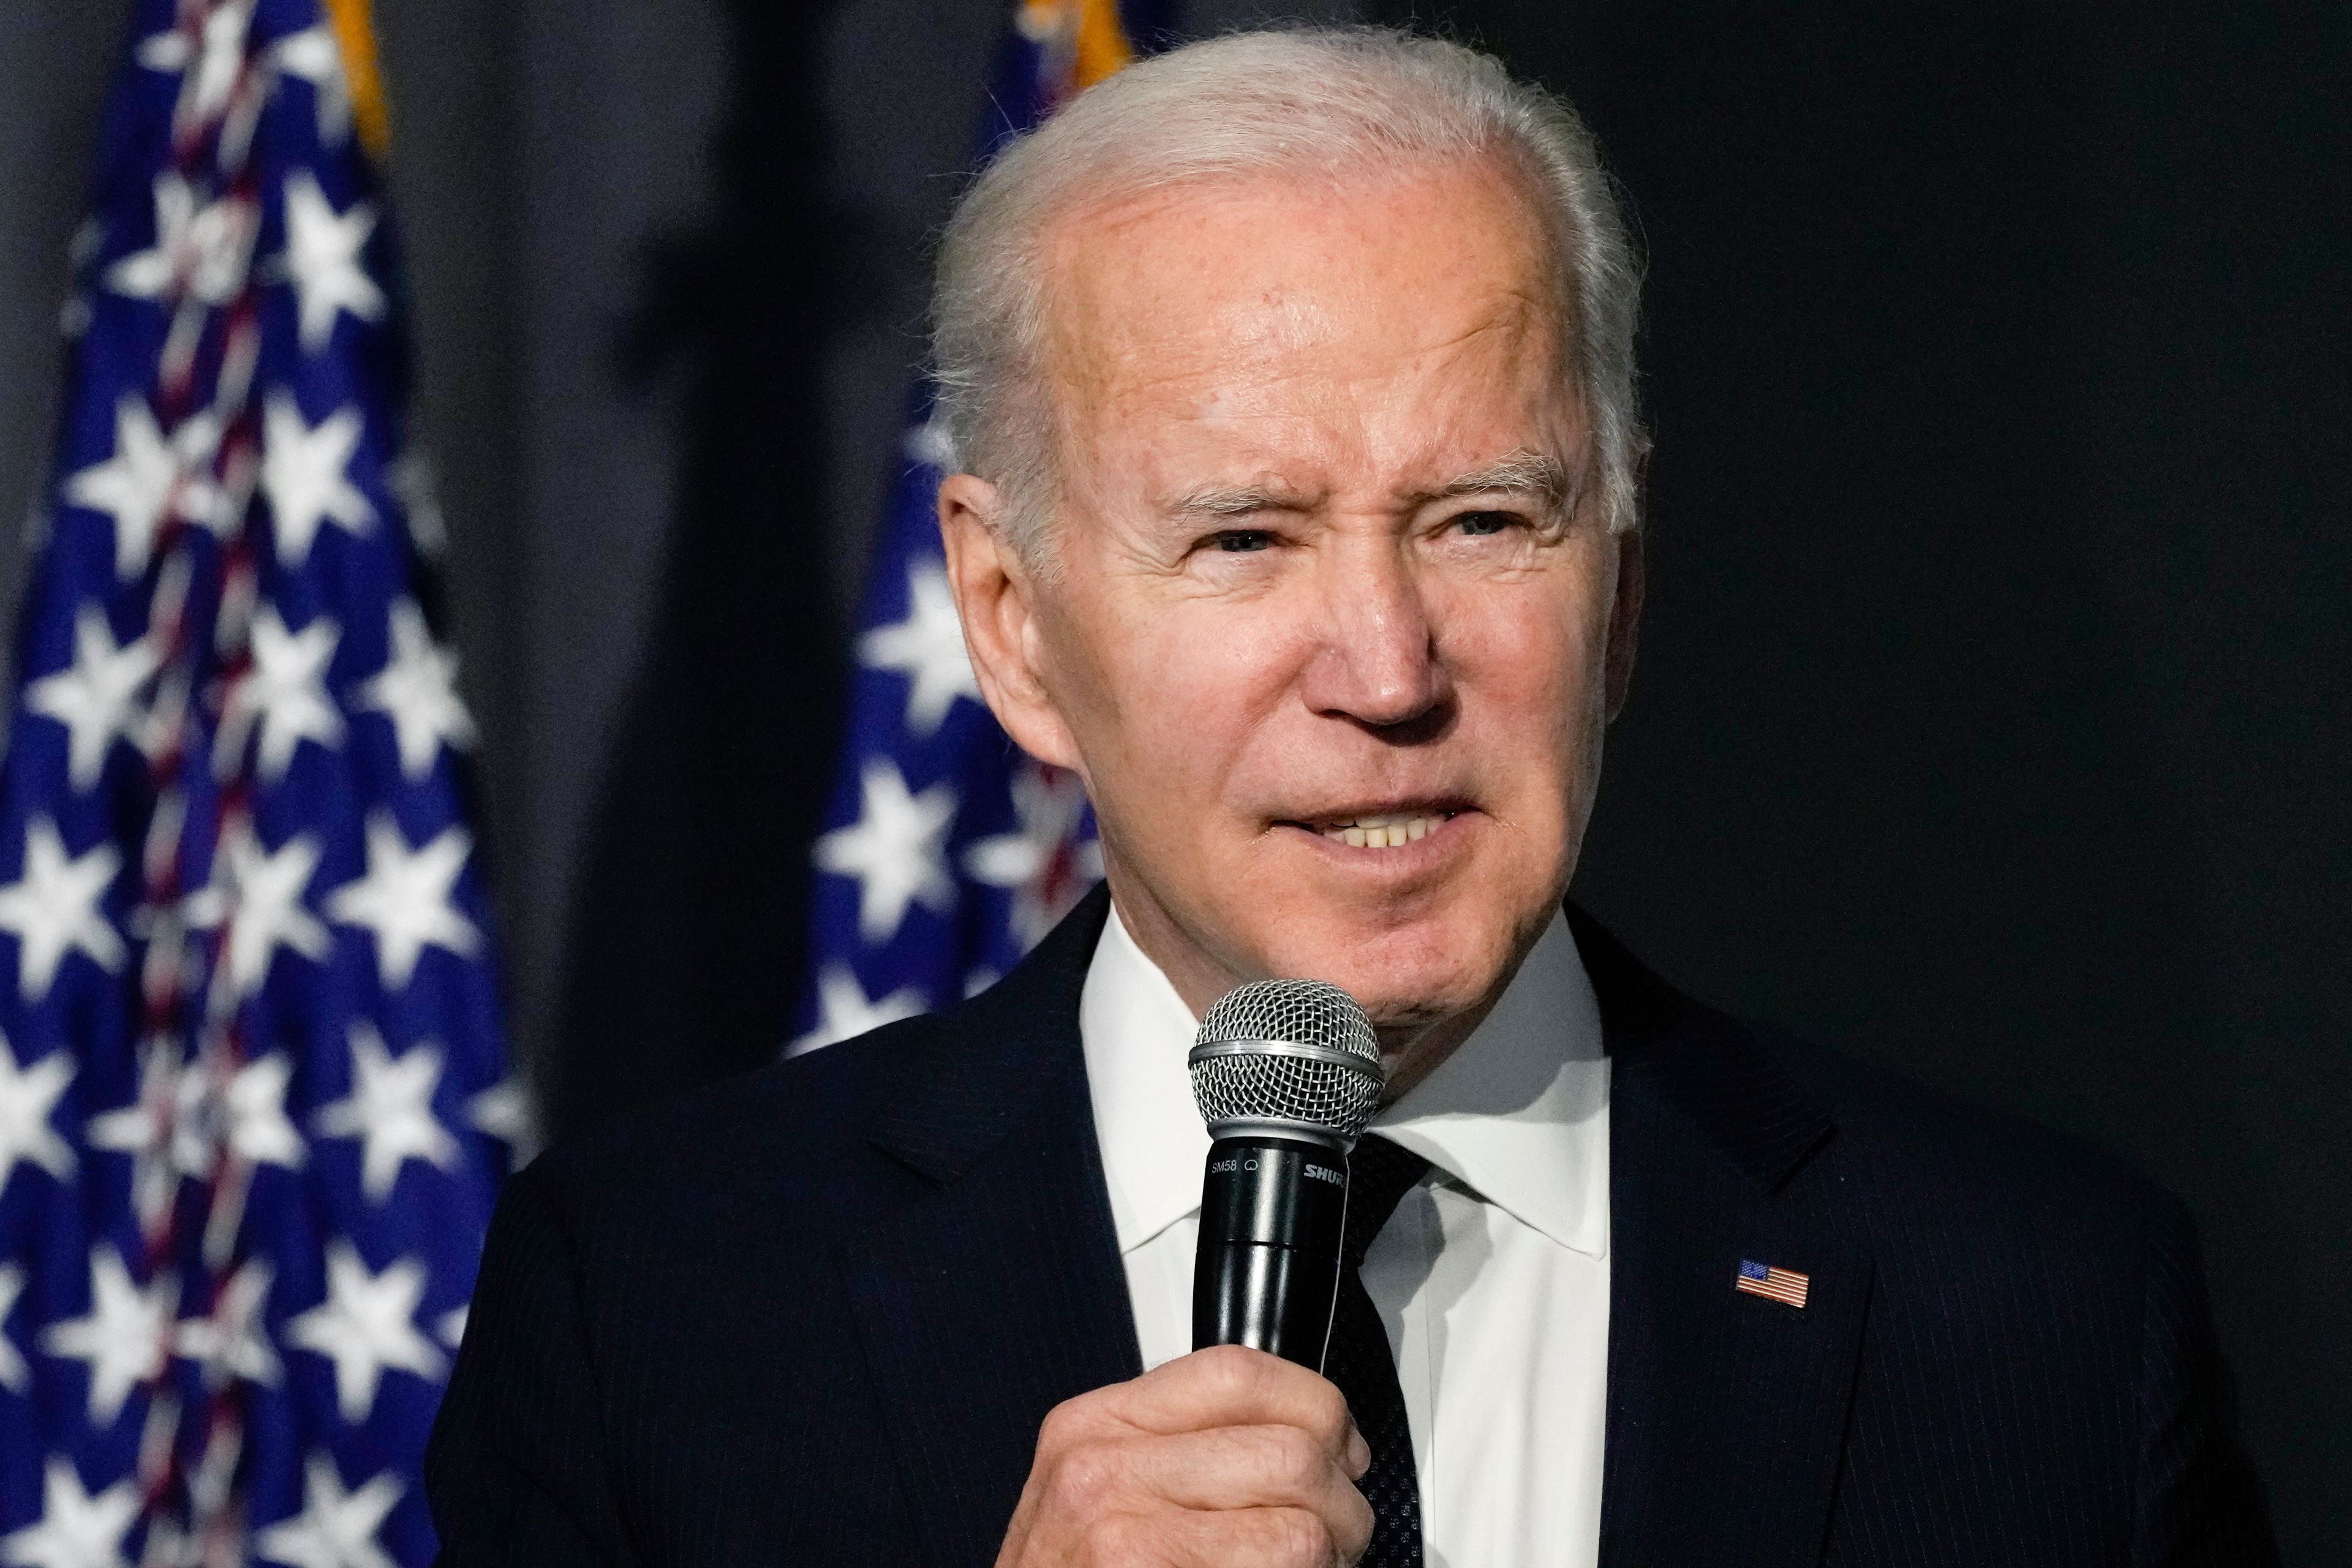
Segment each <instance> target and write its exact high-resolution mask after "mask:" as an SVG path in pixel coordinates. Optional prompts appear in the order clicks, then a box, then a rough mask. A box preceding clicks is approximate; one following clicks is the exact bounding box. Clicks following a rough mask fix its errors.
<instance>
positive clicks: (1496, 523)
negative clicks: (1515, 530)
mask: <svg viewBox="0 0 2352 1568" xmlns="http://www.w3.org/2000/svg"><path fill="white" fill-rule="evenodd" d="M1517 521H1518V519H1517V518H1515V517H1513V516H1512V515H1511V514H1510V513H1509V512H1507V511H1465V512H1464V513H1463V514H1462V515H1461V516H1459V517H1457V518H1455V519H1454V526H1455V527H1456V528H1459V529H1460V530H1461V531H1463V532H1465V533H1466V534H1469V535H1471V536H1472V537H1473V538H1478V537H1483V536H1484V535H1486V534H1489V533H1500V532H1502V531H1503V530H1505V529H1507V528H1508V527H1510V526H1511V524H1513V523H1514V522H1517Z"/></svg>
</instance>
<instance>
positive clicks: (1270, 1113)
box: [1188, 980, 1383, 1372]
mask: <svg viewBox="0 0 2352 1568" xmlns="http://www.w3.org/2000/svg"><path fill="white" fill-rule="evenodd" d="M1188 1060H1189V1062H1190V1064H1191V1067H1192V1097H1193V1099H1195V1100H1198V1101H1199V1102H1200V1105H1201V1115H1202V1119H1203V1120H1204V1121H1207V1122H1208V1124H1209V1137H1210V1138H1211V1140H1212V1141H1213V1142H1211V1145H1210V1148H1209V1165H1208V1170H1207V1172H1206V1173H1204V1174H1203V1176H1202V1183H1201V1241H1200V1249H1199V1251H1198V1252H1197V1253H1196V1254H1195V1255H1194V1258H1193V1265H1192V1348H1193V1349H1194V1350H1201V1349H1203V1348H1205V1347H1206V1346H1209V1345H1248V1346H1251V1347H1252V1348H1254V1349H1256V1350H1262V1351H1269V1352H1273V1353H1274V1354H1276V1355H1278V1356H1281V1357H1282V1358H1283V1359H1284V1360H1286V1361H1292V1362H1297V1363H1298V1364H1299V1365H1301V1366H1304V1367H1307V1368H1308V1369H1310V1370H1311V1371H1315V1372H1321V1371H1322V1370H1323V1352H1324V1350H1325V1347H1326V1346H1327V1345H1328V1343H1329V1342H1330V1338H1331V1310H1332V1306H1333V1303H1334V1302H1336V1301H1337V1300H1338V1299H1339V1248H1340V1241H1341V1238H1342V1237H1343V1235H1344V1234H1345V1228H1346V1222H1347V1214H1348V1154H1349V1151H1350V1150H1352V1149H1353V1148H1355V1146H1356V1140H1357V1138H1358V1137H1360V1136H1361V1135H1362V1133H1363V1131H1364V1127H1365V1125H1366V1124H1367V1123H1368V1122H1370V1121H1371V1119H1372V1112H1373V1111H1374V1110H1377V1109H1379V1106H1380V1100H1381V1087H1382V1083H1383V1077H1382V1074H1381V1047H1380V1042H1379V1041H1378V1040H1377V1039H1376V1038H1375V1037H1373V1034H1372V1024H1371V1020H1370V1018H1367V1017H1366V1016H1364V1010H1363V1009H1362V1008H1361V1007H1360V1006H1358V1005H1356V1000H1355V998H1354V997H1352V996H1349V994H1347V993H1346V992H1345V991H1342V990H1340V989H1339V987H1338V986H1336V985H1327V984H1323V983H1322V982H1321V981H1319V980H1259V981H1254V982H1252V983H1251V984H1247V985H1244V986H1241V987H1239V988H1238V989H1236V990H1234V991H1229V992H1227V993H1226V994H1224V996H1223V997H1222V998H1220V999H1219V1000H1218V1002H1217V1004H1216V1005H1215V1006H1213V1007H1211V1008H1210V1009H1209V1012H1208V1016H1206V1017H1204V1018H1202V1020H1201V1032H1200V1034H1199V1036H1198V1037H1197V1039H1196V1042H1195V1044H1194V1045H1193V1047H1192V1055H1191V1057H1190V1058H1188Z"/></svg>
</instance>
